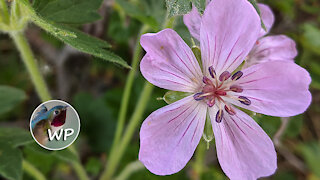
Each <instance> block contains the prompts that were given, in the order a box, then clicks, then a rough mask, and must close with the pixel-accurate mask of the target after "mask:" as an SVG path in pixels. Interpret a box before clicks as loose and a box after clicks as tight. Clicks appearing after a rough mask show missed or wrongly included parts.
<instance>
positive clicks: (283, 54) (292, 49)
mask: <svg viewBox="0 0 320 180" xmlns="http://www.w3.org/2000/svg"><path fill="white" fill-rule="evenodd" d="M297 54H298V52H297V48H296V43H295V42H294V41H293V40H292V39H290V38H289V37H287V36H285V35H277V36H266V37H263V38H261V39H260V40H258V41H257V43H256V45H255V46H254V47H253V49H252V50H251V52H250V53H249V55H248V58H247V60H246V63H245V65H244V68H246V67H249V66H252V65H254V64H258V63H263V62H267V61H275V60H283V61H292V62H293V61H294V58H295V57H296V56H297Z"/></svg>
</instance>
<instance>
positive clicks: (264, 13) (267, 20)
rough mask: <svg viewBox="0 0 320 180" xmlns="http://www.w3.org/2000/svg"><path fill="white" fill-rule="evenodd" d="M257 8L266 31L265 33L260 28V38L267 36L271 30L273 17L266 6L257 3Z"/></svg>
mask: <svg viewBox="0 0 320 180" xmlns="http://www.w3.org/2000/svg"><path fill="white" fill-rule="evenodd" d="M258 7H259V9H260V16H261V19H262V21H263V23H264V25H265V27H266V29H267V32H266V31H265V30H264V29H263V28H261V31H260V37H261V36H264V35H265V34H267V33H268V32H269V31H270V29H271V28H272V25H273V23H274V15H273V12H272V10H271V8H270V7H269V6H268V5H265V4H261V3H259V4H258Z"/></svg>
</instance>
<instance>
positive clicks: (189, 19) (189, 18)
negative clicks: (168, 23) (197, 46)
mask: <svg viewBox="0 0 320 180" xmlns="http://www.w3.org/2000/svg"><path fill="white" fill-rule="evenodd" d="M183 22H184V24H185V25H186V26H187V28H188V30H189V32H190V34H191V36H193V37H194V38H196V39H197V40H198V41H199V40H200V25H201V15H200V13H199V12H198V10H197V8H196V7H195V6H193V7H192V10H191V11H190V12H189V13H188V14H186V15H184V16H183Z"/></svg>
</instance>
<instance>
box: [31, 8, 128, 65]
mask: <svg viewBox="0 0 320 180" xmlns="http://www.w3.org/2000/svg"><path fill="white" fill-rule="evenodd" d="M32 19H33V21H34V23H36V24H37V25H38V26H40V27H41V28H42V29H44V30H46V31H47V32H49V33H51V34H52V35H53V36H55V37H56V38H58V39H60V40H61V41H63V42H64V43H66V44H69V45H70V46H72V47H74V48H75V49H78V50H79V51H81V52H85V53H88V54H91V55H93V56H96V57H99V58H102V59H104V60H107V61H110V62H113V63H117V64H120V65H122V66H124V67H126V68H130V66H129V65H128V64H127V62H126V61H124V60H123V59H122V58H121V57H119V56H117V55H115V54H114V53H112V52H110V51H109V50H108V49H109V48H110V47H111V46H110V44H109V43H107V42H105V41H102V40H100V39H97V38H94V37H91V36H89V35H87V34H85V33H83V32H81V31H79V30H77V29H74V28H71V27H68V26H63V25H59V24H56V23H53V22H49V21H47V20H45V19H42V18H40V17H39V16H37V15H35V14H34V15H33V16H32Z"/></svg>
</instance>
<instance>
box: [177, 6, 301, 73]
mask: <svg viewBox="0 0 320 180" xmlns="http://www.w3.org/2000/svg"><path fill="white" fill-rule="evenodd" d="M258 6H259V9H260V14H261V18H262V20H263V22H264V24H265V27H266V29H267V32H266V31H265V30H264V29H263V28H261V30H260V34H259V38H258V40H257V42H256V43H255V45H254V46H253V48H252V50H251V51H250V53H249V54H248V56H247V58H246V63H245V65H244V67H243V68H246V67H249V66H251V65H254V64H258V63H262V62H267V61H273V60H285V61H293V60H294V58H295V57H296V56H297V50H296V44H295V42H294V41H293V40H292V39H290V38H289V37H287V36H285V35H275V36H267V37H264V36H265V35H266V34H267V33H268V32H269V31H270V29H271V27H272V25H273V23H274V15H273V13H272V11H271V9H270V7H269V6H267V5H265V4H258ZM183 20H184V23H185V25H186V26H187V27H188V29H189V31H190V34H191V35H192V36H193V37H194V38H195V39H197V40H198V41H199V40H200V25H201V15H200V14H199V12H198V10H197V8H195V7H193V8H192V10H191V11H190V12H189V13H188V14H186V15H184V17H183Z"/></svg>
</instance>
